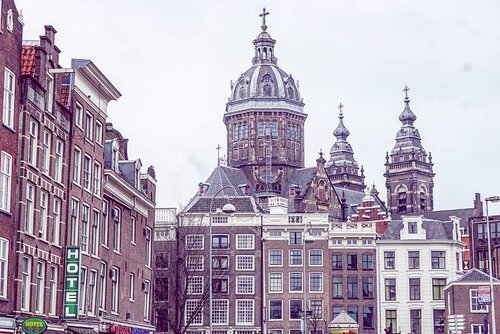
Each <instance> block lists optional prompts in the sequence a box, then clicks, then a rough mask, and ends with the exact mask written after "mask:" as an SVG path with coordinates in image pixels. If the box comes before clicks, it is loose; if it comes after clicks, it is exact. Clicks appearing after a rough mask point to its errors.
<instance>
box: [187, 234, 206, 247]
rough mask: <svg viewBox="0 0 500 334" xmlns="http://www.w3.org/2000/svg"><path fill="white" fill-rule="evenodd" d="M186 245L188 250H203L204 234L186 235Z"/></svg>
mask: <svg viewBox="0 0 500 334" xmlns="http://www.w3.org/2000/svg"><path fill="white" fill-rule="evenodd" d="M185 247H186V249H188V250H203V249H204V248H205V238H204V235H203V234H188V235H186V244H185Z"/></svg>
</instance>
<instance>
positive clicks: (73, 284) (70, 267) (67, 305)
mask: <svg viewBox="0 0 500 334" xmlns="http://www.w3.org/2000/svg"><path fill="white" fill-rule="evenodd" d="M79 279H80V247H78V246H68V247H66V264H65V266H64V319H78V286H79V284H78V283H79V282H78V281H79Z"/></svg>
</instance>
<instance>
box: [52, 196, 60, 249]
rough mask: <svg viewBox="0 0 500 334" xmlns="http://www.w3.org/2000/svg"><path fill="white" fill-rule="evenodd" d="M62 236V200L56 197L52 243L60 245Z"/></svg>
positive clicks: (53, 212)
mask: <svg viewBox="0 0 500 334" xmlns="http://www.w3.org/2000/svg"><path fill="white" fill-rule="evenodd" d="M60 234H61V200H60V199H59V198H56V197H54V201H53V204H52V243H54V244H55V245H59V243H60Z"/></svg>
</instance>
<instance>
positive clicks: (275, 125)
mask: <svg viewBox="0 0 500 334" xmlns="http://www.w3.org/2000/svg"><path fill="white" fill-rule="evenodd" d="M271 136H272V137H273V138H277V137H278V122H277V121H273V122H272V130H271Z"/></svg>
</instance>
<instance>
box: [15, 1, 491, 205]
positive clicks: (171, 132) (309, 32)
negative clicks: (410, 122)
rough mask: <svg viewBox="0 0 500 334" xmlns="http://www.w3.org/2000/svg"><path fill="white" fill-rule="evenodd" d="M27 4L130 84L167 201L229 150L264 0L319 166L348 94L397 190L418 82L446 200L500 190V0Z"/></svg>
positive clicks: (370, 177) (370, 174)
mask: <svg viewBox="0 0 500 334" xmlns="http://www.w3.org/2000/svg"><path fill="white" fill-rule="evenodd" d="M16 3H17V6H18V8H19V9H22V10H23V13H24V22H25V25H24V39H36V38H38V36H39V35H40V34H42V33H43V26H44V25H46V24H49V25H53V26H54V27H55V28H56V30H57V31H58V34H57V36H56V45H57V46H58V47H59V48H60V49H61V50H62V54H61V57H62V58H61V59H62V62H61V63H62V65H63V66H69V64H70V59H71V58H88V59H91V60H92V61H93V62H94V63H95V64H96V65H97V66H98V67H99V68H100V69H101V71H102V72H103V73H105V75H106V76H107V77H108V78H109V79H110V80H111V81H112V82H113V83H114V85H115V86H116V87H117V88H118V90H120V92H121V93H122V94H123V96H122V97H121V98H120V99H119V100H118V101H117V102H114V103H112V104H110V106H109V109H108V121H109V122H112V123H113V124H114V125H115V127H117V128H118V129H119V130H120V131H121V133H122V134H123V135H124V137H127V138H129V157H130V158H136V157H139V158H141V160H142V162H143V164H144V166H145V167H147V166H149V165H154V166H155V167H156V176H157V179H158V188H157V205H158V207H177V206H179V205H183V204H186V203H187V202H188V201H189V199H190V197H191V196H193V194H194V193H195V192H196V190H197V184H198V183H199V182H200V181H204V180H205V179H206V178H207V177H208V176H209V174H210V173H211V171H212V170H213V168H214V167H215V166H216V163H217V151H216V149H215V148H216V146H217V144H221V146H223V149H224V152H225V149H226V130H225V126H224V123H223V122H222V117H223V114H224V110H225V104H226V102H227V98H228V96H229V93H230V86H229V83H230V80H233V81H234V80H236V79H237V78H238V77H239V75H240V74H241V73H243V72H244V71H245V70H246V69H248V68H249V67H250V65H251V58H252V56H253V45H252V40H253V39H254V38H255V37H256V36H257V34H258V33H259V31H260V25H261V22H260V19H259V17H258V14H259V13H260V12H261V10H262V7H264V6H265V7H266V9H267V10H268V11H269V12H270V15H269V16H268V17H267V25H268V30H267V31H268V32H269V33H270V34H271V36H272V37H273V38H274V39H276V40H277V43H276V51H275V53H276V56H277V57H278V65H279V66H280V67H281V68H282V69H283V70H284V71H285V72H287V73H289V74H292V75H293V77H294V78H295V80H298V81H299V82H300V91H301V94H302V97H303V98H304V102H305V104H306V106H305V111H306V112H307V113H308V115H309V116H308V118H307V121H306V126H305V145H306V147H305V150H306V166H311V165H314V164H315V159H316V158H317V157H318V154H317V152H319V150H320V149H323V151H324V152H329V151H330V147H331V146H332V144H333V143H334V137H333V135H332V132H333V130H334V129H335V127H336V126H337V122H338V119H337V116H338V109H337V107H336V106H337V105H338V104H339V102H342V103H343V104H344V105H345V107H344V115H345V119H344V120H345V124H346V126H347V128H348V129H349V130H350V132H351V135H350V136H349V138H348V140H349V141H350V143H351V145H352V146H353V149H354V152H355V155H354V156H355V159H356V160H357V162H358V163H359V164H360V165H364V168H365V175H366V183H367V184H370V185H371V184H372V183H375V184H376V185H377V188H378V189H379V191H380V192H381V197H382V198H383V199H385V180H384V178H383V176H382V174H383V172H384V170H385V167H384V163H385V152H386V151H390V150H391V149H392V148H393V146H394V143H395V141H394V140H395V136H396V132H397V131H398V129H399V128H400V125H401V123H400V122H399V120H398V116H399V114H400V113H401V111H402V110H403V106H404V104H403V98H404V93H403V91H402V89H403V87H404V86H405V85H408V86H409V87H410V89H411V91H410V98H411V104H410V106H411V108H412V110H413V112H414V113H415V114H416V115H417V120H416V122H415V126H416V127H417V128H418V129H419V131H420V134H421V136H422V143H423V146H424V148H425V149H426V150H427V151H428V152H429V151H430V152H432V156H433V161H434V163H435V165H434V171H435V172H436V177H435V179H434V181H435V188H434V199H435V208H436V209H450V208H458V207H471V206H472V202H473V198H474V193H475V192H480V193H481V194H482V195H483V196H491V195H500V177H499V171H500V166H499V165H500V139H499V125H500V112H499V107H498V106H499V104H500V101H498V100H499V97H500V94H499V89H500V20H499V19H498V18H499V17H500V3H499V2H497V1H481V2H471V1H457V0H441V1H435V0H429V1H427V0H424V1H422V0H421V1H395V0H393V1H391V0H378V1H373V0H366V1H356V0H336V1H330V0H325V1H307V2H305V1H291V0H284V1H269V0H261V1H254V0H252V1H235V0H221V1H202V0H199V1H185V0H183V1H171V0H165V1H163V0H143V1H129V0H126V1H124V0H120V1H118V0H106V1H102V0H71V1H68V0H44V1H38V0H17V1H16ZM326 158H327V160H328V158H329V155H327V156H326ZM495 206H499V207H500V204H496V205H495ZM491 209H493V206H492V207H491ZM498 209H499V210H495V209H493V210H495V211H500V208H498Z"/></svg>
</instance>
